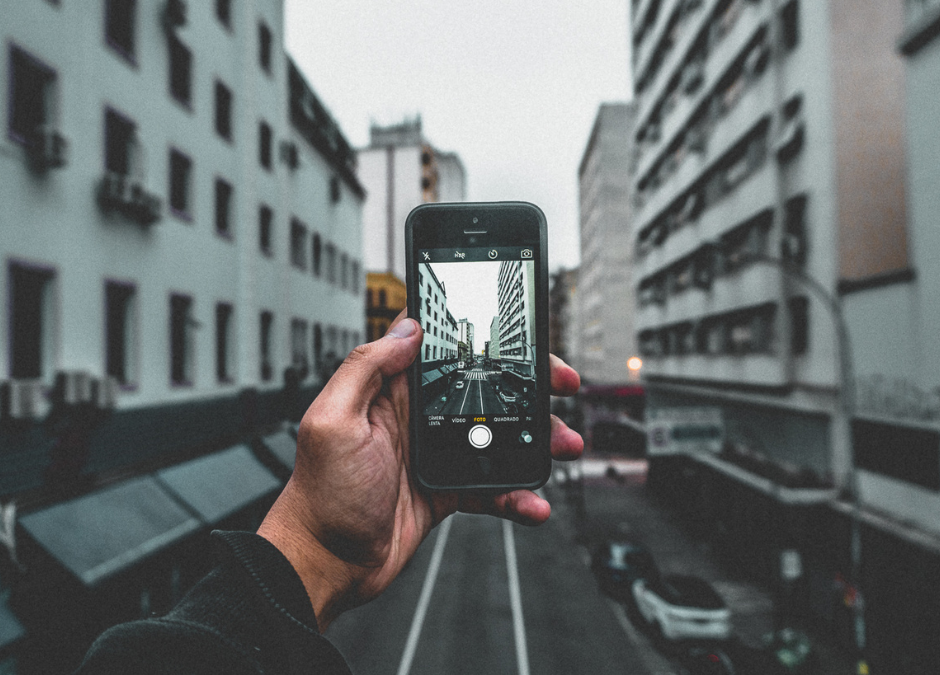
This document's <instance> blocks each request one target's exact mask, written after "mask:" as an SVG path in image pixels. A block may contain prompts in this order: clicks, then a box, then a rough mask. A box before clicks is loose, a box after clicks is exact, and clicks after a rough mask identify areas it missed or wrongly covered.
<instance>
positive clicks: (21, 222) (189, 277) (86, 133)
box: [0, 0, 365, 673]
mask: <svg viewBox="0 0 940 675" xmlns="http://www.w3.org/2000/svg"><path fill="white" fill-rule="evenodd" d="M93 5H94V10H95V11H88V9H89V8H88V7H85V6H84V5H82V6H79V4H76V3H69V2H65V3H55V2H38V3H32V2H30V3H12V4H8V6H6V7H5V8H4V10H3V15H4V21H3V24H2V26H0V35H2V36H3V45H4V46H3V51H2V53H0V74H2V77H3V79H4V86H3V87H0V110H3V111H4V117H3V124H4V129H5V133H4V135H3V137H2V139H0V201H2V203H3V205H4V209H3V211H2V213H0V264H2V265H3V271H2V274H0V296H2V297H3V298H4V304H5V306H7V307H8V308H9V311H8V312H6V313H4V314H3V315H2V316H0V353H2V354H3V356H4V358H3V361H2V364H0V383H2V386H0V404H2V405H0V408H2V410H0V466H2V467H3V468H2V469H0V501H2V502H3V503H4V504H5V505H8V504H9V503H12V502H13V501H14V500H15V501H16V503H17V504H18V507H19V509H18V513H17V514H16V518H17V521H18V522H19V523H20V525H22V527H19V526H18V527H17V532H18V533H20V536H19V537H18V538H17V544H18V546H16V549H15V550H16V551H17V553H18V554H19V562H20V563H22V565H24V566H25V569H27V570H28V571H29V574H28V575H26V576H23V575H20V574H18V573H16V572H15V571H14V572H13V573H10V574H7V573H6V572H7V571H8V570H10V569H14V570H15V569H17V568H16V566H14V567H13V568H10V567H9V566H7V565H6V560H5V561H4V563H0V567H2V568H3V572H0V585H2V586H3V588H2V589H0V597H6V595H7V592H9V595H10V606H11V607H13V610H12V611H13V612H14V614H16V615H17V616H19V617H20V621H21V625H22V627H23V630H24V631H25V640H24V641H23V644H25V645H27V646H26V647H23V651H22V652H17V653H16V654H14V655H12V656H10V660H9V661H2V663H3V666H2V669H4V672H23V673H29V672H66V671H68V670H71V668H72V667H74V665H75V662H74V658H76V656H77V655H80V653H81V652H83V650H84V648H87V646H88V644H89V642H87V639H88V637H89V636H88V635H86V634H85V633H84V632H82V631H83V630H84V631H85V632H94V631H97V630H100V629H101V628H102V627H103V626H105V625H107V624H108V623H111V622H114V621H115V620H123V619H125V618H136V617H137V616H139V615H140V613H141V612H144V611H145V610H146V612H147V613H149V611H150V608H151V607H153V608H154V609H156V608H157V607H158V606H159V607H164V606H165V605H166V603H167V602H170V601H171V600H172V599H173V598H178V595H179V592H180V591H181V590H182V589H183V588H184V587H185V582H186V581H187V580H189V581H192V579H190V578H189V576H188V575H189V572H187V569H190V568H187V567H186V565H183V567H182V568H180V567H179V565H178V564H177V562H178V560H177V558H176V556H175V553H172V552H178V551H179V550H181V549H186V550H189V549H192V550H193V551H195V550H197V549H199V546H204V545H205V543H204V538H205V535H206V533H207V532H208V528H210V527H213V526H215V525H216V524H217V523H218V522H220V521H221V520H225V522H229V524H234V525H237V526H239V527H251V526H252V522H253V519H254V518H256V517H257V516H258V515H259V513H263V510H264V508H265V500H268V499H271V498H273V494H276V490H277V488H278V486H279V485H280V484H281V483H280V480H282V479H283V478H284V476H282V475H279V474H277V472H276V470H274V472H272V469H271V467H270V466H268V465H267V464H265V461H267V460H271V461H272V462H275V460H274V458H273V455H270V454H267V455H265V454H264V452H262V451H259V453H260V454H258V453H255V452H252V450H251V449H250V448H249V446H248V445H247V443H248V442H250V441H251V439H253V438H254V435H255V434H257V433H260V432H262V431H263V430H265V429H270V428H271V427H272V425H273V426H276V425H278V424H280V423H282V422H283V421H284V420H285V417H290V418H296V419H299V417H297V415H298V414H299V412H298V411H301V410H302V409H303V408H305V407H306V405H307V404H308V403H309V402H310V400H312V397H313V395H314V394H315V392H316V390H317V389H318V387H319V386H320V385H321V384H322V381H323V380H322V375H323V373H322V370H321V369H319V368H318V365H319V364H320V363H321V362H322V361H323V360H324V359H325V357H326V356H328V355H329V354H330V353H332V354H333V355H335V356H336V357H340V356H345V354H346V353H347V352H348V351H349V350H350V349H352V348H353V347H354V346H355V345H356V344H358V343H359V342H360V341H361V337H362V330H363V326H364V323H365V321H364V319H365V311H364V310H365V307H364V301H363V293H362V288H363V285H364V268H363V264H362V259H363V254H362V246H363V240H362V230H361V222H362V211H363V199H364V191H363V189H362V187H361V185H360V184H359V181H358V179H357V177H356V173H355V155H354V153H353V151H352V149H351V148H350V146H349V144H348V143H347V142H346V140H345V139H344V137H343V135H342V133H341V131H340V130H339V128H338V126H337V125H336V122H335V120H333V118H332V117H331V116H330V114H329V113H328V111H327V110H326V109H325V108H324V107H323V106H322V104H321V103H320V102H319V100H318V98H317V97H316V95H315V93H314V92H313V90H312V89H311V87H310V86H309V84H307V82H306V81H305V79H304V77H303V76H302V74H301V73H300V71H299V70H298V68H297V67H296V66H295V65H294V63H293V62H292V61H291V60H290V59H289V58H287V57H286V55H285V53H284V50H283V46H282V45H283V22H284V16H283V3H282V2H281V1H280V0H251V1H244V2H242V1H239V2H226V1H224V0H220V1H219V2H214V3H195V2H184V1H179V0H178V1H174V2H163V1H158V0H136V1H133V0H100V1H96V2H94V3H93ZM233 444H235V445H233ZM200 458H203V459H205V462H204V463H202V464H193V465H190V464H188V463H186V464H179V462H181V460H187V462H189V461H196V460H197V459H200ZM275 464H276V462H275ZM291 464H292V459H291ZM174 466H176V467H185V468H183V469H179V470H177V471H171V469H172V468H173V467H174ZM271 466H274V465H273V464H272V465H271ZM163 471H169V472H170V473H168V474H166V475H164V476H162V477H157V473H155V472H163ZM205 472H208V473H205ZM197 475H205V476H207V477H208V476H211V478H213V479H217V480H218V481H220V484H224V485H226V486H227V488H228V493H229V494H230V495H231V496H232V499H223V500H222V501H223V502H230V503H227V505H226V508H225V510H223V511H222V512H218V513H202V515H200V516H199V517H195V516H193V513H199V512H200V511H199V509H198V508H196V509H195V511H194V512H188V511H186V510H185V509H183V510H180V508H181V507H180V506H179V501H178V500H182V501H183V502H187V501H188V500H189V499H190V497H192V495H190V494H189V492H188V491H187V490H188V488H187V487H186V483H187V480H189V478H187V476H189V477H190V478H192V477H195V476H197ZM115 481H116V482H115ZM105 484H107V485H108V487H107V488H105V487H102V486H104V485H105ZM172 485H176V486H177V487H176V488H172V487H168V486H172ZM174 490H178V491H177V492H176V493H175V496H173V495H172V494H170V493H174ZM168 491H169V492H168ZM184 493H185V495H189V496H185V495H184ZM242 498H244V500H243V499H242ZM239 500H241V501H239ZM148 504H149V505H150V506H153V507H154V508H156V509H158V510H159V509H161V508H163V507H164V506H165V507H166V509H167V511H166V513H168V514H170V515H168V516H167V518H168V520H167V522H170V521H173V524H172V525H173V526H172V527H171V528H170V529H171V530H172V532H174V533H175V535H174V536H173V537H170V536H169V535H168V534H167V532H166V531H163V530H160V529H159V528H160V527H161V526H162V525H160V524H157V523H153V522H150V523H148V522H145V521H146V516H145V515H142V514H143V511H146V509H147V508H149V507H148V506H147V505H148ZM135 505H136V506H135ZM125 507H126V508H125ZM10 508H12V507H10ZM135 509H136V510H135ZM231 509H234V510H231ZM104 513H107V515H106V516H104V515H103V514H104ZM245 514H250V517H248V516H246V517H245V518H247V519H245V518H243V517H242V516H244V515H245ZM135 518H138V519H139V518H144V521H134V519H135ZM231 518H235V519H236V520H235V521H232V520H231ZM122 519H129V520H128V522H127V523H125V522H123V521H122ZM174 519H176V520H174ZM226 519H228V520H226ZM96 521H100V522H102V523H108V524H110V526H111V528H112V530H113V531H114V532H124V533H130V536H131V537H132V538H133V537H138V536H139V537H143V540H141V541H124V540H121V537H120V536H117V535H115V536H114V537H112V538H111V539H109V541H110V544H113V545H115V546H117V547H120V546H122V545H126V546H127V549H126V550H121V549H120V548H117V549H116V550H114V551H104V550H103V549H102V550H99V551H98V552H97V553H95V554H94V555H99V554H101V555H104V554H105V553H107V554H108V555H111V554H113V557H112V558H108V559H107V560H101V561H99V562H101V564H102V565H103V567H100V568H94V569H82V568H80V567H77V566H76V565H77V563H76V561H77V560H78V559H79V558H80V557H81V556H82V555H85V554H86V553H87V552H84V553H83V552H81V551H77V550H68V545H66V544H63V542H67V541H69V537H68V535H67V533H66V532H64V531H63V529H62V527H63V526H62V524H63V523H66V522H67V523H71V526H72V527H73V528H74V527H81V526H84V525H82V524H87V527H88V532H87V534H88V536H87V538H85V539H87V540H88V541H94V540H95V539H96V534H95V533H96V532H98V529H96V527H98V528H99V529H100V526H96V525H95V522H96ZM131 521H134V522H133V523H132V524H128V523H131ZM163 525H166V523H163ZM154 528H156V529H154ZM173 528H175V529H173ZM24 532H25V534H23V533H24ZM11 536H12V533H11ZM147 537H151V538H150V539H147ZM83 540H84V539H83ZM118 540H121V541H118ZM197 540H198V542H199V544H198V545H197V544H196V543H194V542H195V541H197ZM156 542H162V543H160V545H157V544H156ZM110 544H109V545H110ZM13 550H14V548H13V546H11V547H10V551H13ZM142 550H145V551H151V553H152V555H149V556H135V555H130V553H128V552H129V551H130V552H132V551H142ZM200 550H201V549H200ZM7 554H8V551H6V550H4V551H2V552H0V556H2V557H4V558H5V557H6V556H7ZM184 557H185V556H184ZM202 557H203V558H204V555H203V556H202ZM198 558H199V555H195V559H198ZM116 561H123V562H121V563H120V564H118V563H117V562H116ZM46 566H48V567H49V569H50V570H53V569H62V568H64V569H65V570H66V571H67V572H68V574H66V575H65V576H62V575H60V574H58V573H53V572H51V571H50V574H52V576H49V577H44V576H43V575H42V574H41V573H39V572H37V571H36V570H43V569H46ZM196 567H198V565H197V566H196ZM193 569H195V568H193ZM151 573H152V574H151ZM27 577H28V579H30V581H29V583H27V582H26V581H24V579H26V578H27ZM151 578H153V579H156V581H153V582H152V584H151V581H149V580H150V579H151ZM44 579H45V580H46V582H48V583H44ZM51 579H55V580H56V581H55V582H52V581H50V580H51ZM66 579H67V581H64V580H66ZM171 581H172V583H171ZM21 582H22V584H26V585H25V586H23V585H21ZM164 582H166V584H168V585H165V584H164ZM157 586H159V588H157ZM37 588H38V589H40V590H41V592H39V591H37V590H36V589H37ZM42 589H44V590H42ZM122 589H123V590H122ZM128 589H131V590H130V591H129V592H130V595H129V596H128V595H127V592H128ZM167 589H170V590H167ZM33 592H37V593H39V594H38V595H31V594H32V593H33ZM57 596H58V598H59V599H61V600H63V602H62V606H61V607H60V608H59V609H56V600H57ZM128 597H129V598H130V600H128ZM158 598H159V600H158ZM151 600H152V601H153V602H152V603H151ZM72 601H75V602H76V603H77V606H78V607H80V608H81V611H80V612H78V611H77V612H76V613H75V616H82V615H84V616H86V617H91V618H89V621H88V627H87V628H86V629H76V630H75V631H74V632H73V633H68V632H66V634H65V636H64V637H62V636H56V637H55V638H50V637H49V636H45V637H44V634H43V632H42V631H43V630H48V628H44V627H48V626H59V627H60V628H62V629H63V630H65V628H66V627H74V626H72V624H70V623H69V621H68V620H67V619H66V618H64V617H65V615H66V614H67V613H68V612H69V608H70V607H72V605H71V604H69V603H70V602H72ZM105 607H112V608H114V607H123V608H124V609H125V610H127V611H126V612H124V613H121V612H118V613H112V614H109V613H108V611H106V610H105V609H103V608H105ZM0 611H6V608H5V607H4V608H2V609H0ZM122 611H123V610H122ZM56 612H59V613H60V614H61V616H59V615H57V614H56ZM92 637H93V636H92ZM49 640H54V642H55V643H56V644H61V645H62V649H61V650H59V649H57V650H45V651H46V652H56V653H54V654H53V653H48V654H42V653H41V652H42V649H41V647H40V646H41V645H42V644H51V642H50V641H49ZM29 645H32V647H29ZM4 648H5V647H3V646H0V658H4V652H3V651H2V649H4ZM37 650H39V651H37ZM14 662H15V663H14Z"/></svg>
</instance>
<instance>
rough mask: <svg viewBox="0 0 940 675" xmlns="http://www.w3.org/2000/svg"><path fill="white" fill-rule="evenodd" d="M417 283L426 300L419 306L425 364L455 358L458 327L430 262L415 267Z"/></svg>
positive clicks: (445, 293) (437, 364) (442, 285)
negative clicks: (416, 269) (416, 268)
mask: <svg viewBox="0 0 940 675" xmlns="http://www.w3.org/2000/svg"><path fill="white" fill-rule="evenodd" d="M418 285H419V286H420V287H421V288H422V289H423V291H424V298H425V303H424V307H422V308H421V310H422V311H421V319H422V324H423V326H422V327H423V328H424V342H423V345H424V365H425V367H427V366H428V365H429V364H435V365H432V366H431V367H438V366H440V365H442V364H440V363H437V362H439V361H442V362H446V361H451V360H453V359H456V358H457V343H458V340H459V339H460V338H459V332H458V331H459V328H458V324H457V322H455V321H454V316H453V314H451V312H450V310H449V309H447V291H446V289H445V288H444V284H443V283H441V282H440V280H438V278H437V276H436V275H435V274H434V270H433V269H431V266H430V265H419V266H418Z"/></svg>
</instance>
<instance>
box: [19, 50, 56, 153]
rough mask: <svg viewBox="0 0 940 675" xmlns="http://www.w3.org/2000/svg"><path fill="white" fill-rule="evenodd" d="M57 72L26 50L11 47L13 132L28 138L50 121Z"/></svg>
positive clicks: (21, 138) (22, 140) (24, 140)
mask: <svg viewBox="0 0 940 675" xmlns="http://www.w3.org/2000/svg"><path fill="white" fill-rule="evenodd" d="M54 82H55V73H54V72H53V71H52V70H51V69H49V68H47V67H46V66H44V65H42V64H41V63H39V62H38V61H36V60H35V59H34V58H32V57H31V56H29V55H28V54H26V52H24V51H21V50H19V49H17V48H16V47H13V48H12V49H11V50H10V135H11V136H12V137H13V138H14V139H15V140H18V141H21V142H24V143H25V142H28V141H29V140H30V138H31V136H32V135H33V133H34V132H35V131H36V130H37V129H39V128H40V127H42V126H43V125H46V124H49V123H50V122H51V121H52V120H51V119H50V117H51V113H52V105H51V99H52V95H53V83H54Z"/></svg>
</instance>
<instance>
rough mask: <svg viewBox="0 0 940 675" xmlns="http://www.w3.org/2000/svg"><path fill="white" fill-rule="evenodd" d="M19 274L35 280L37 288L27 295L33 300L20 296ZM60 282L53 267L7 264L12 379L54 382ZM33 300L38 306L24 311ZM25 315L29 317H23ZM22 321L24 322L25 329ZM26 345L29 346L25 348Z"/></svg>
mask: <svg viewBox="0 0 940 675" xmlns="http://www.w3.org/2000/svg"><path fill="white" fill-rule="evenodd" d="M20 274H22V275H23V276H24V277H25V276H31V277H33V278H32V279H30V280H29V281H30V282H32V283H33V285H34V286H35V288H33V289H27V290H26V291H25V292H26V293H27V294H29V295H32V296H34V297H33V298H29V297H26V298H23V297H22V296H18V294H17V287H18V286H19V285H20V282H18V281H17V279H16V277H17V276H18V275H20ZM57 280H58V271H57V270H56V268H55V267H53V266H50V265H41V264H36V263H32V262H27V261H21V260H10V261H9V263H8V264H7V316H8V319H7V331H8V332H7V359H8V370H7V372H8V374H9V376H10V379H13V380H19V379H23V380H30V379H38V380H42V381H43V382H50V383H51V381H52V378H53V376H54V374H55V371H56V368H57V366H58V356H59V355H58V344H59V308H58V301H59V298H58V285H57ZM24 281H26V280H25V279H24ZM31 299H32V300H35V301H36V302H35V303H32V304H34V305H35V306H33V307H28V308H24V307H23V305H25V304H31V303H30V300H31ZM18 300H19V301H18ZM24 300H25V302H24ZM24 313H25V314H26V315H27V316H25V317H24V316H22V314H24ZM20 319H23V321H22V323H23V324H24V325H23V326H22V327H21V326H20ZM24 342H28V343H30V344H28V345H26V346H24ZM31 361H32V362H34V363H30V362H31ZM24 362H26V363H24Z"/></svg>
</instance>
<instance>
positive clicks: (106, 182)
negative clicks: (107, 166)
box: [98, 171, 128, 210]
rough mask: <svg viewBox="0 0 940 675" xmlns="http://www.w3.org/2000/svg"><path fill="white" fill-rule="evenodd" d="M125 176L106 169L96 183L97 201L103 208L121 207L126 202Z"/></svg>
mask: <svg viewBox="0 0 940 675" xmlns="http://www.w3.org/2000/svg"><path fill="white" fill-rule="evenodd" d="M127 185H128V182H127V176H125V175H124V174H120V173H114V172H112V171H108V172H107V173H105V174H104V176H103V177H102V178H101V182H100V183H99V184H98V203H99V204H100V205H101V206H102V208H105V209H118V210H120V209H122V208H124V206H125V205H126V204H127V194H128V190H127Z"/></svg>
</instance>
